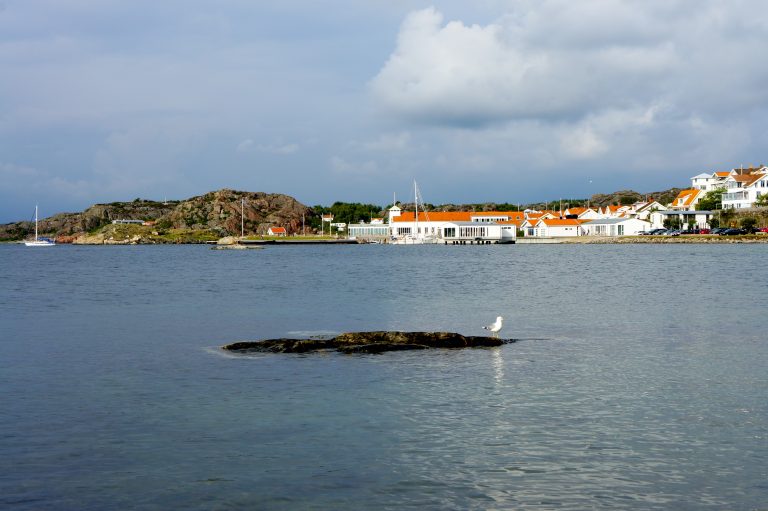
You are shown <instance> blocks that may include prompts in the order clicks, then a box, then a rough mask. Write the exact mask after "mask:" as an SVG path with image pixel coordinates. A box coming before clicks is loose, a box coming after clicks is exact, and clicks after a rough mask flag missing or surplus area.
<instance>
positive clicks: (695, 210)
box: [324, 166, 768, 244]
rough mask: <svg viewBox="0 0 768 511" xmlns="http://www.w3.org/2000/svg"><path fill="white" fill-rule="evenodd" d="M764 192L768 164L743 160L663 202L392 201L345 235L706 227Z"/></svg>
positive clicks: (620, 232) (448, 239)
mask: <svg viewBox="0 0 768 511" xmlns="http://www.w3.org/2000/svg"><path fill="white" fill-rule="evenodd" d="M712 191H721V192H722V198H721V204H720V205H719V207H718V208H716V209H700V208H699V207H698V206H699V202H700V201H701V200H702V199H703V198H704V197H705V196H706V194H707V193H708V192H712ZM766 196H768V167H766V166H760V167H749V168H743V167H742V168H734V169H732V170H730V171H724V172H712V173H702V174H698V175H696V176H694V177H692V178H691V186H690V188H687V189H685V190H682V191H680V192H679V194H678V195H677V197H676V198H675V199H674V200H673V201H672V202H671V203H668V204H662V203H660V202H658V201H656V200H654V199H653V198H650V197H649V198H648V199H647V200H645V201H640V202H635V203H633V204H628V205H608V206H604V207H598V208H592V207H567V208H564V209H558V210H532V209H526V210H524V211H483V212H471V211H455V212H441V211H418V200H416V201H415V204H416V211H408V212H406V211H402V210H401V209H400V207H398V206H397V205H396V204H395V205H393V206H392V207H391V208H389V211H388V218H387V219H386V221H385V219H383V218H373V219H372V220H371V222H370V223H357V224H350V225H349V226H348V236H349V237H350V238H351V239H357V240H361V241H369V242H379V243H395V244H429V243H443V244H489V243H514V242H522V241H523V240H518V237H522V238H524V239H525V240H526V241H529V242H546V241H547V240H555V241H557V239H558V238H574V237H581V236H601V237H605V236H609V237H619V236H637V235H646V234H658V235H661V234H665V235H671V236H676V235H679V234H681V233H687V234H699V233H701V234H709V233H710V232H711V231H710V230H711V229H713V228H714V227H716V226H715V225H713V224H717V225H718V226H719V225H720V224H721V222H720V221H718V220H717V219H716V218H715V217H716V216H717V217H719V216H721V215H722V210H726V211H728V210H731V211H732V210H749V209H752V208H755V207H756V206H758V205H760V204H763V201H765V198H766ZM761 198H762V199H761ZM324 220H326V219H325V218H324ZM332 220H333V219H332V218H328V219H327V221H329V222H330V221H332ZM662 231H663V232H662ZM758 232H763V231H758ZM728 234H731V233H728ZM732 234H744V232H738V230H736V232H733V233H732Z"/></svg>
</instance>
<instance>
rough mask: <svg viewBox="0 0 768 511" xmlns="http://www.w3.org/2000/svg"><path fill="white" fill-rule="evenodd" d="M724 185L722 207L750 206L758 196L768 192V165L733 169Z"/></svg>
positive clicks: (752, 205) (739, 207) (753, 204)
mask: <svg viewBox="0 0 768 511" xmlns="http://www.w3.org/2000/svg"><path fill="white" fill-rule="evenodd" d="M724 185H725V193H723V198H722V200H723V209H744V208H752V207H754V206H755V202H756V201H757V199H758V198H760V196H762V195H764V194H768V167H760V168H749V169H734V170H733V171H732V172H731V174H730V175H729V176H728V177H727V178H726V179H725V182H724Z"/></svg>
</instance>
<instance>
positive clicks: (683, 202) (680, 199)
mask: <svg viewBox="0 0 768 511" xmlns="http://www.w3.org/2000/svg"><path fill="white" fill-rule="evenodd" d="M705 194H706V193H705V192H704V191H702V190H700V189H698V188H689V189H686V190H680V192H679V193H678V194H677V197H675V200H673V201H672V203H671V204H670V205H669V208H670V209H674V210H678V211H693V210H695V209H696V204H698V203H699V201H700V200H701V199H702V198H703V197H704V195H705Z"/></svg>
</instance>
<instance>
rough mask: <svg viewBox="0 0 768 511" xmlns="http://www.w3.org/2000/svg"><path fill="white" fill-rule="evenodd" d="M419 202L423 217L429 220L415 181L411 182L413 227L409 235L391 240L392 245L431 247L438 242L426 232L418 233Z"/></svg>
mask: <svg viewBox="0 0 768 511" xmlns="http://www.w3.org/2000/svg"><path fill="white" fill-rule="evenodd" d="M420 202H421V209H422V210H423V211H424V217H425V218H426V220H429V214H428V213H427V209H426V208H425V207H424V203H423V201H422V200H421V194H420V193H419V187H418V185H417V184H416V181H415V180H414V181H413V205H414V209H415V210H416V211H415V216H414V227H413V232H412V233H411V234H406V235H404V236H398V237H395V238H393V239H392V241H391V243H392V244H393V245H433V244H436V243H438V242H439V240H438V239H437V237H436V236H434V235H429V234H427V233H426V232H424V233H422V232H419V203H420Z"/></svg>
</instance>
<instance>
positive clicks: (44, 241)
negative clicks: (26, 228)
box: [24, 204, 56, 247]
mask: <svg viewBox="0 0 768 511" xmlns="http://www.w3.org/2000/svg"><path fill="white" fill-rule="evenodd" d="M24 244H25V245H26V246H28V247H52V246H53V245H55V244H56V242H55V241H53V240H52V239H50V238H41V237H40V236H38V235H37V204H35V239H34V240H33V241H25V242H24Z"/></svg>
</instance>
